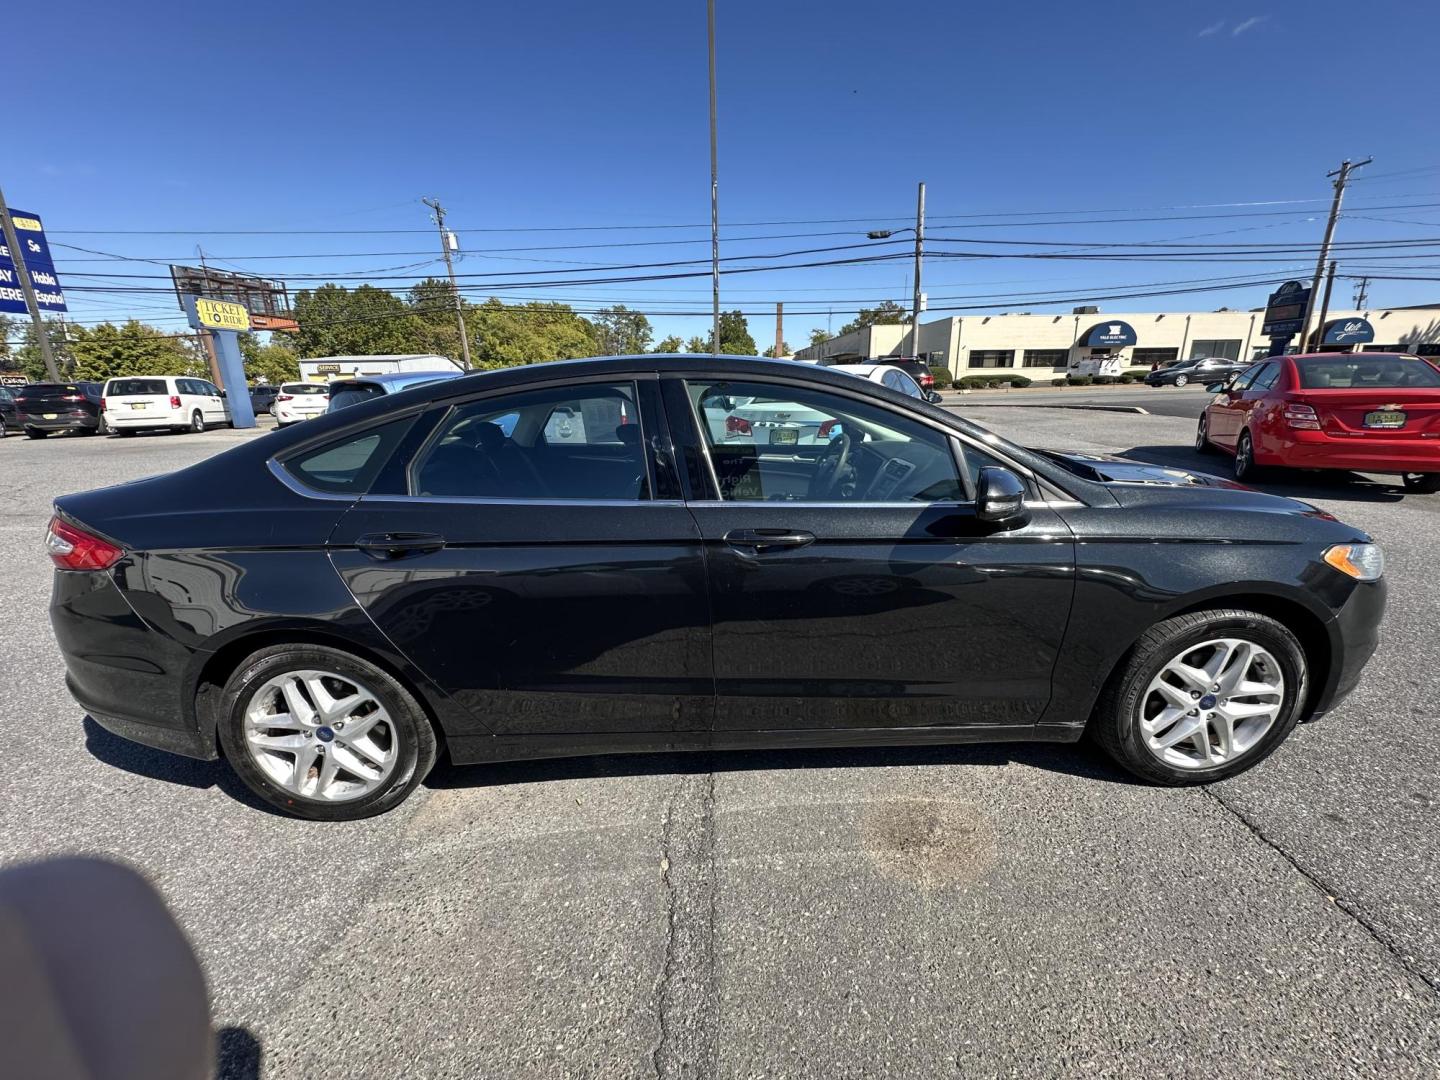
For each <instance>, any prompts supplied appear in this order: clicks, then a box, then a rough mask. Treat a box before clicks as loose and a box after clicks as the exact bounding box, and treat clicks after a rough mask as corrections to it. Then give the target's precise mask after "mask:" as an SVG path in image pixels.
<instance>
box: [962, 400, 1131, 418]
mask: <svg viewBox="0 0 1440 1080" xmlns="http://www.w3.org/2000/svg"><path fill="white" fill-rule="evenodd" d="M962 405H969V406H971V407H972V408H976V409H1076V410H1080V411H1082V412H1118V413H1130V414H1132V415H1139V416H1150V415H1151V412H1150V410H1149V409H1146V408H1144V407H1143V406H1140V405H1082V404H1075V405H1066V404H1064V403H1063V402H1056V401H1052V402H1044V401H1034V402H1019V401H965V400H963V399H962V400H961V401H957V402H956V403H955V404H954V405H950V404H948V403H947V404H946V406H945V407H946V408H948V409H958V408H960V407H961V406H962Z"/></svg>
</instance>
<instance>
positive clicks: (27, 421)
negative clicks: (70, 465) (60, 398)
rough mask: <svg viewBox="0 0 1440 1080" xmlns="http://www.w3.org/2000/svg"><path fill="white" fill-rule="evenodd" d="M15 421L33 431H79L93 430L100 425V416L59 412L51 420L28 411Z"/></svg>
mask: <svg viewBox="0 0 1440 1080" xmlns="http://www.w3.org/2000/svg"><path fill="white" fill-rule="evenodd" d="M16 422H17V423H18V424H19V425H20V426H21V427H26V428H30V429H32V430H34V431H79V430H81V429H82V428H90V429H92V430H93V429H94V428H98V427H99V426H100V418H99V417H98V416H89V415H75V416H65V415H63V414H61V415H58V416H56V417H55V419H53V420H47V419H46V418H45V417H44V416H42V415H40V414H39V413H28V414H22V415H21V417H20V419H19V420H18V421H16Z"/></svg>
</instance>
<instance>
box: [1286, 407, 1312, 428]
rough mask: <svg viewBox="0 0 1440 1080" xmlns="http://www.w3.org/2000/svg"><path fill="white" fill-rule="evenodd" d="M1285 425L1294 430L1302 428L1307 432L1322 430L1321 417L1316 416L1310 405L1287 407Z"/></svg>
mask: <svg viewBox="0 0 1440 1080" xmlns="http://www.w3.org/2000/svg"><path fill="white" fill-rule="evenodd" d="M1284 416H1285V423H1287V424H1289V425H1290V426H1291V427H1292V428H1302V429H1304V430H1307V431H1319V430H1320V417H1318V416H1316V415H1315V410H1314V409H1313V408H1311V407H1310V406H1309V405H1286V406H1285V413H1284Z"/></svg>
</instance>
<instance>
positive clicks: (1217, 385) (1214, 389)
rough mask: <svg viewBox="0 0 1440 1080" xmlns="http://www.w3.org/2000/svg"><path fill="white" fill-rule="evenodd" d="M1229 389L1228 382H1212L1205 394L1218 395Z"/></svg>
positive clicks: (1206, 388) (1207, 386)
mask: <svg viewBox="0 0 1440 1080" xmlns="http://www.w3.org/2000/svg"><path fill="white" fill-rule="evenodd" d="M1229 387H1230V384H1229V383H1228V382H1212V383H1209V384H1208V385H1206V387H1205V392H1206V393H1207V394H1218V393H1221V392H1222V391H1224V390H1227V389H1229Z"/></svg>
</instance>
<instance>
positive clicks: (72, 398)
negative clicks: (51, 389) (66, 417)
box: [60, 394, 85, 401]
mask: <svg viewBox="0 0 1440 1080" xmlns="http://www.w3.org/2000/svg"><path fill="white" fill-rule="evenodd" d="M60 400H61V401H84V400H85V396H84V395H83V394H62V395H61V396H60Z"/></svg>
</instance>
